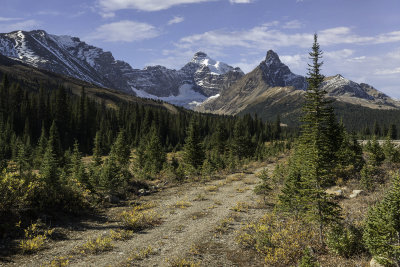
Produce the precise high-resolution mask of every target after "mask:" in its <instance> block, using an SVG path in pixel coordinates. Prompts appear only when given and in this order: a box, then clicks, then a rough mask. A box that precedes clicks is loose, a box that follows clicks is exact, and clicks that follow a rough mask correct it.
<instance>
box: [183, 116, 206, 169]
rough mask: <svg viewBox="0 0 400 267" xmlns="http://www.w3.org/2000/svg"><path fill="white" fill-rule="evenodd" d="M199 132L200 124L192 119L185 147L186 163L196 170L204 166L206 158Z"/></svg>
mask: <svg viewBox="0 0 400 267" xmlns="http://www.w3.org/2000/svg"><path fill="white" fill-rule="evenodd" d="M199 131H200V129H199V126H198V124H197V123H196V122H195V120H194V119H192V120H191V122H190V124H189V127H188V130H187V137H186V139H185V145H184V147H183V151H184V156H183V158H184V161H185V163H186V164H189V165H191V166H193V167H194V168H196V169H197V168H199V167H200V166H202V164H203V161H204V158H205V155H204V151H203V147H202V144H201V137H200V133H199Z"/></svg>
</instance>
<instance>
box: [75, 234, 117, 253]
mask: <svg viewBox="0 0 400 267" xmlns="http://www.w3.org/2000/svg"><path fill="white" fill-rule="evenodd" d="M113 248H114V245H113V244H112V238H111V237H108V236H105V237H104V236H99V237H97V238H96V239H89V240H88V241H86V242H85V243H84V244H83V245H82V246H80V247H79V248H78V249H79V252H80V253H81V254H98V253H100V252H104V251H110V250H112V249H113Z"/></svg>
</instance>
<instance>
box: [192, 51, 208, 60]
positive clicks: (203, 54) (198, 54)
mask: <svg viewBox="0 0 400 267" xmlns="http://www.w3.org/2000/svg"><path fill="white" fill-rule="evenodd" d="M207 57H208V55H207V54H206V53H204V52H203V51H197V52H196V53H195V54H194V56H193V59H200V58H207Z"/></svg>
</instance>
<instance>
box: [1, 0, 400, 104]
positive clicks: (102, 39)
mask: <svg viewBox="0 0 400 267" xmlns="http://www.w3.org/2000/svg"><path fill="white" fill-rule="evenodd" d="M0 2H1V7H2V8H1V9H0V32H10V31H13V30H32V29H43V30H45V31H47V32H48V33H52V34H58V35H62V34H67V35H72V36H77V37H80V38H81V39H82V40H84V41H85V42H87V43H89V44H92V45H95V46H98V47H101V48H103V49H104V50H106V51H111V52H112V53H113V55H114V57H115V58H116V59H120V60H124V61H126V62H128V63H130V64H131V65H132V67H134V68H143V67H144V66H147V65H155V64H160V65H164V66H166V67H170V68H176V69H178V68H181V67H182V66H183V65H184V64H185V63H186V62H188V61H189V60H190V59H191V58H192V56H193V54H194V53H195V52H197V51H199V50H201V51H204V52H206V53H207V54H208V55H209V56H210V57H212V58H214V59H216V60H221V61H224V62H226V63H228V64H230V65H232V66H239V67H241V68H242V70H243V71H245V72H249V71H251V70H252V69H253V68H254V67H256V66H257V65H258V64H259V62H260V61H261V60H263V59H264V57H265V54H266V52H267V50H269V49H273V50H275V51H276V52H277V53H278V54H279V56H280V57H281V60H282V61H283V62H284V63H286V64H287V65H288V66H289V67H290V68H291V70H292V71H293V72H295V73H297V74H302V75H304V74H306V68H307V62H308V56H307V53H308V51H309V49H310V46H311V44H312V35H313V33H314V32H317V33H318V34H319V41H320V44H321V48H322V50H323V51H324V62H325V64H324V66H323V73H324V74H325V75H327V76H329V75H334V74H337V73H340V74H342V75H343V76H345V77H346V78H349V79H352V80H354V81H356V82H365V83H369V84H371V85H373V86H374V87H376V88H377V89H379V90H381V91H383V92H385V93H386V94H388V95H390V96H393V97H396V98H400V84H399V80H400V79H399V77H400V16H399V13H400V1H399V0H68V1H65V0H35V1H32V0H0Z"/></svg>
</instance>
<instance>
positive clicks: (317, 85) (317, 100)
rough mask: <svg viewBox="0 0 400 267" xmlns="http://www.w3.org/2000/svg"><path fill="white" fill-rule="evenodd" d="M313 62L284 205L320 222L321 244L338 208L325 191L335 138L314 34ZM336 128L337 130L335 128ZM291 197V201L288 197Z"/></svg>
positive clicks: (318, 47) (338, 213)
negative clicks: (294, 163)
mask: <svg viewBox="0 0 400 267" xmlns="http://www.w3.org/2000/svg"><path fill="white" fill-rule="evenodd" d="M309 55H310V59H311V60H312V64H311V65H309V71H308V78H307V81H308V88H307V92H306V102H305V105H304V107H303V112H304V116H303V118H302V121H303V124H302V132H301V136H300V140H299V144H298V145H297V148H296V150H297V153H296V155H297V156H298V157H300V159H297V160H296V161H298V162H300V164H298V166H299V168H300V169H299V170H293V171H291V173H293V174H294V176H293V177H290V176H289V178H290V179H291V180H289V181H288V182H287V183H286V186H285V187H284V190H283V192H282V193H283V196H281V200H283V201H284V202H283V203H284V204H286V205H284V206H287V204H288V203H290V202H292V201H294V204H296V205H295V206H294V207H295V208H296V209H298V211H300V212H305V213H306V215H307V218H309V219H310V220H311V221H315V222H317V223H318V225H319V236H320V242H321V244H324V236H323V233H324V229H325V227H326V226H327V225H329V224H331V223H335V222H337V221H339V220H340V207H339V206H338V205H337V203H335V202H333V201H332V200H331V199H330V197H329V196H328V195H327V194H326V193H325V190H324V187H325V186H327V185H329V184H330V183H331V182H332V176H331V170H332V169H333V168H334V166H335V164H336V159H335V153H336V151H337V146H338V145H337V140H336V139H334V138H333V137H332V135H331V133H332V131H333V130H335V126H336V120H334V115H333V108H332V107H331V106H330V101H328V100H326V98H325V95H326V91H324V90H322V89H321V84H322V82H323V79H324V76H323V75H322V74H321V73H320V68H321V66H322V62H321V61H320V59H321V57H322V52H321V50H320V46H319V44H318V42H317V35H316V34H315V35H314V43H313V46H312V51H311V52H310V54H309ZM335 131H336V130H335ZM290 197H293V198H294V199H293V200H290V199H289V198H290Z"/></svg>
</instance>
